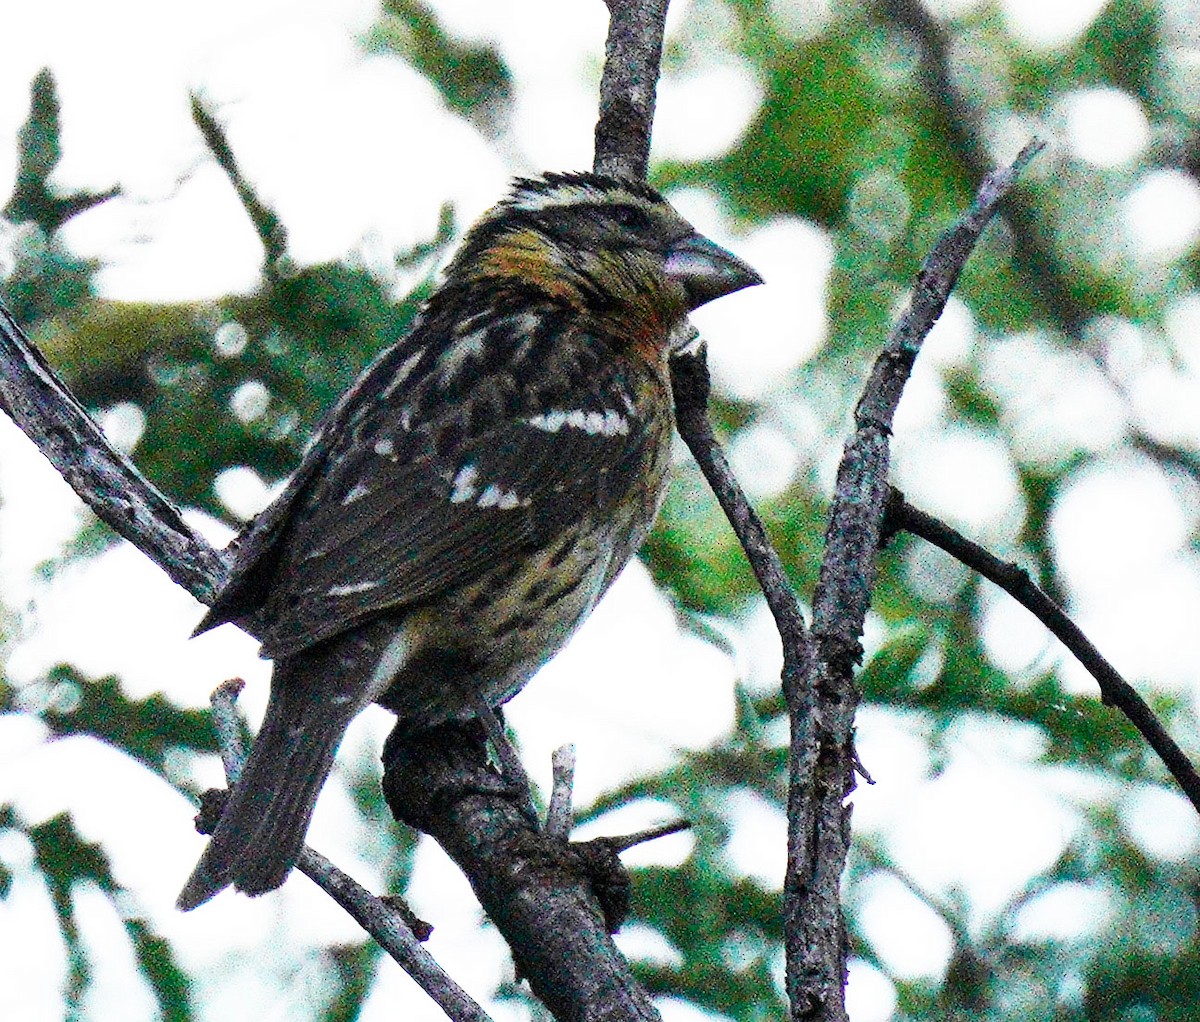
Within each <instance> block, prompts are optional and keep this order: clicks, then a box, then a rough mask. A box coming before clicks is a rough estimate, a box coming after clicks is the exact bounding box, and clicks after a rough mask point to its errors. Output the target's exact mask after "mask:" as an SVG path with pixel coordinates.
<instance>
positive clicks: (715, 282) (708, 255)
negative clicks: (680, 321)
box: [663, 234, 763, 310]
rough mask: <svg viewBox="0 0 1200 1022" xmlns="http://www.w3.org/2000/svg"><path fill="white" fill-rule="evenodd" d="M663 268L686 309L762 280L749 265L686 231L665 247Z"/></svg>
mask: <svg viewBox="0 0 1200 1022" xmlns="http://www.w3.org/2000/svg"><path fill="white" fill-rule="evenodd" d="M663 272H664V273H665V274H666V275H667V277H668V279H670V280H673V281H675V282H676V283H677V284H679V285H680V287H682V288H683V290H684V293H685V294H686V295H687V305H688V309H689V310H691V309H698V308H700V306H701V305H703V304H704V303H705V302H711V301H712V300H713V299H714V298H720V297H721V296H722V295H728V294H732V293H733V292H734V291H740V290H741V289H742V288H744V287H751V286H752V285H754V284H761V283H762V282H763V279H762V277H760V276H759V275H758V273H757V272H755V270H754V269H753V268H752V267H750V266H748V265H747V264H746V263H744V262H742V261H741V260H740V259H739V258H738V257H737V256H735V255H734V254H733V253H732V252H730V251H728V250H727V249H724V248H722V247H721V246H720V245H718V244H717V243H716V242H715V241H709V239H708V238H706V237H704V236H703V235H700V234H689V235H688V236H687V237H685V238H682V239H680V240H679V241H677V242H675V244H673V245H672V246H671V247H670V248H668V249H667V255H666V259H665V260H664V262H663Z"/></svg>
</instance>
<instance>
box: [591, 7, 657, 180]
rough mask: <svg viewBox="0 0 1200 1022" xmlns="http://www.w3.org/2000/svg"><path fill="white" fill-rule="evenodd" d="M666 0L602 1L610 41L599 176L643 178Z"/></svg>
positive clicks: (598, 145)
mask: <svg viewBox="0 0 1200 1022" xmlns="http://www.w3.org/2000/svg"><path fill="white" fill-rule="evenodd" d="M668 2H669V0H605V4H606V5H607V7H608V14H609V22H608V41H607V43H606V44H605V49H604V75H603V77H602V78H601V79H600V118H599V120H598V121H597V122H596V154H595V158H594V159H593V161H592V169H593V170H595V171H596V173H597V174H614V175H617V176H620V177H631V178H634V179H636V180H639V181H644V180H645V179H646V171H647V170H648V168H649V166H650V128H651V126H652V125H653V123H654V100H655V90H656V89H657V88H658V75H659V65H660V63H661V62H662V44H663V27H664V25H665V24H666V20H667V3H668Z"/></svg>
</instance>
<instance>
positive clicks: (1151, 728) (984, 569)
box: [884, 490, 1200, 812]
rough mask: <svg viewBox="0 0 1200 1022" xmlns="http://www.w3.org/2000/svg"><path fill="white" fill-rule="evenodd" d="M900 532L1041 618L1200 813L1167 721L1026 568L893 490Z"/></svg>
mask: <svg viewBox="0 0 1200 1022" xmlns="http://www.w3.org/2000/svg"><path fill="white" fill-rule="evenodd" d="M900 531H904V532H911V533H912V534H913V535H914V536H920V537H921V538H922V539H924V540H926V541H927V542H929V543H932V544H933V545H934V546H936V547H938V548H939V549H941V550H944V551H946V553H948V554H949V555H950V556H951V557H953V558H955V559H956V560H959V561H961V562H962V563H963V564H965V565H966V566H967V567H968V568H971V569H973V570H974V571H977V572H979V574H980V575H982V576H983V577H984V578H986V579H988V581H990V582H994V583H995V584H996V585H998V586H999V587H1000V588H1001V589H1003V590H1004V591H1005V592H1006V593H1008V594H1009V596H1011V597H1012V598H1013V599H1014V600H1016V601H1017V602H1018V603H1019V604H1021V606H1022V607H1024V608H1025V609H1026V610H1028V611H1029V612H1030V613H1031V614H1033V616H1034V617H1036V618H1037V619H1038V620H1039V621H1041V622H1042V624H1044V625H1045V626H1046V627H1047V628H1048V629H1049V630H1050V632H1051V634H1053V635H1054V636H1055V637H1056V638H1057V639H1058V640H1059V641H1060V642H1062V644H1063V645H1064V646H1066V647H1067V649H1069V650H1070V651H1071V653H1072V654H1074V656H1075V659H1077V660H1078V661H1079V662H1080V663H1081V664H1083V666H1084V667H1085V668H1087V671H1088V673H1089V674H1091V676H1092V677H1093V678H1095V679H1096V683H1097V684H1098V685H1099V686H1100V694H1101V696H1102V697H1103V699H1104V702H1105V703H1106V704H1107V705H1109V706H1115V707H1116V708H1117V709H1118V710H1120V711H1121V712H1122V713H1123V714H1125V716H1126V717H1127V718H1129V722H1130V723H1131V724H1133V726H1134V727H1136V728H1137V729H1138V731H1139V732H1141V734H1142V737H1143V738H1145V739H1146V742H1147V743H1148V744H1149V745H1150V747H1151V748H1152V749H1153V750H1154V751H1155V752H1156V753H1158V756H1159V758H1160V759H1161V760H1162V761H1163V764H1164V765H1165V766H1166V768H1167V769H1168V770H1169V771H1170V772H1171V776H1172V777H1174V778H1175V781H1176V783H1177V784H1178V785H1179V787H1180V788H1182V789H1183V793H1184V794H1185V795H1186V796H1187V798H1188V800H1189V801H1190V802H1191V803H1192V805H1193V806H1194V807H1195V808H1196V811H1197V812H1200V773H1197V772H1196V768H1195V767H1194V766H1193V765H1192V762H1191V760H1189V759H1188V757H1187V755H1186V754H1185V753H1184V751H1183V750H1182V749H1181V748H1180V747H1179V746H1178V745H1177V744H1176V742H1175V740H1174V739H1173V738H1172V737H1171V736H1170V735H1169V734H1168V733H1167V729H1166V728H1164V727H1163V725H1162V722H1161V721H1159V719H1158V718H1157V717H1156V716H1155V715H1154V711H1153V710H1151V709H1150V707H1149V706H1148V705H1146V702H1145V700H1143V699H1142V697H1141V696H1139V695H1138V694H1137V691H1136V690H1135V689H1134V687H1133V686H1132V685H1130V684H1129V682H1127V681H1126V680H1125V679H1124V678H1123V677H1121V675H1120V673H1118V671H1117V670H1116V668H1115V667H1113V666H1112V664H1110V663H1109V662H1108V661H1107V660H1106V659H1105V658H1104V657H1103V656H1101V655H1100V651H1099V650H1098V649H1096V647H1095V646H1093V645H1092V643H1091V640H1090V639H1088V637H1087V636H1086V635H1084V634H1083V632H1082V631H1081V630H1080V628H1079V626H1078V625H1076V624H1075V622H1074V621H1072V620H1071V619H1070V618H1069V617H1067V615H1066V614H1065V613H1064V612H1063V610H1062V608H1060V607H1059V606H1058V604H1056V603H1055V602H1054V601H1053V600H1052V599H1051V598H1050V597H1049V595H1048V594H1047V593H1046V592H1044V591H1043V590H1042V589H1040V588H1039V587H1038V586H1037V585H1036V584H1034V581H1033V579H1031V578H1030V577H1029V573H1028V572H1026V571H1025V569H1024V568H1022V567H1020V566H1018V565H1016V564H1012V563H1010V562H1008V561H1002V560H1000V558H999V557H996V556H995V555H994V554H991V553H989V552H988V551H987V550H985V549H984V548H983V547H981V546H980V545H979V544H978V543H973V542H972V541H971V540H969V539H967V538H966V536H964V535H962V534H961V533H959V532H957V531H956V530H954V529H952V528H951V527H950V526H949V525H947V524H946V523H945V522H943V521H941V520H940V519H937V518H935V517H933V515H930V514H927V513H926V512H924V511H921V510H919V509H917V508H915V507H913V506H912V505H911V504H909V503H908V501H906V500H905V499H904V495H903V494H902V493H900V491H899V490H892V493H891V499H890V501H889V503H888V508H887V518H886V520H885V523H884V534H885V537H887V536H890V535H891V534H893V533H896V532H900Z"/></svg>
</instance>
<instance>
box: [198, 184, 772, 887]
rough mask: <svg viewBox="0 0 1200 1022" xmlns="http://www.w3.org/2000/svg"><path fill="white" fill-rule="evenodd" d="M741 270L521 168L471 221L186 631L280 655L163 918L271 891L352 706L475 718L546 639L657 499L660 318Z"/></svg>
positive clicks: (631, 542)
mask: <svg viewBox="0 0 1200 1022" xmlns="http://www.w3.org/2000/svg"><path fill="white" fill-rule="evenodd" d="M757 283H760V278H759V276H758V275H757V274H756V273H755V272H754V270H752V269H751V268H750V267H749V266H747V265H746V264H745V263H743V262H742V261H740V260H739V259H737V258H736V257H735V256H733V255H732V254H730V253H729V252H727V251H726V250H725V249H723V248H721V247H719V246H718V245H716V244H714V243H713V242H712V241H710V240H708V239H707V238H704V237H702V236H701V235H699V234H697V233H696V231H695V230H694V229H693V228H692V227H691V225H690V224H688V223H687V222H686V221H685V220H684V219H683V218H682V217H681V216H680V215H679V214H678V213H677V212H676V211H675V210H674V209H672V207H671V206H670V205H669V204H668V203H667V202H666V201H665V200H664V199H663V198H662V197H661V196H660V195H659V194H658V193H657V192H656V191H654V190H653V189H652V188H650V187H649V186H648V185H645V184H643V183H640V182H636V181H628V180H619V179H615V178H610V177H602V176H598V175H594V174H547V175H545V176H544V177H540V178H536V179H522V180H518V181H517V182H516V183H515V185H514V187H513V190H512V192H511V194H510V195H509V196H508V197H507V198H505V199H504V200H503V201H502V202H500V204H499V205H497V206H496V207H495V208H493V209H492V210H491V211H489V212H488V213H486V214H485V215H484V216H483V218H482V219H481V220H480V221H479V222H478V223H477V224H476V225H475V226H474V227H473V228H472V229H471V230H470V232H469V233H468V234H467V236H466V238H465V239H464V241H463V243H462V245H461V247H460V249H459V251H458V253H457V254H456V256H455V257H454V259H453V260H452V261H451V263H450V265H449V267H448V268H447V270H446V273H445V276H444V279H443V280H442V282H441V284H440V285H439V287H438V288H437V290H436V291H435V292H434V294H433V295H432V296H431V297H430V298H429V300H428V303H427V304H426V306H425V308H424V310H423V311H422V313H421V315H420V316H419V318H418V320H417V322H416V324H415V325H414V327H413V328H412V330H411V331H410V332H409V334H408V335H407V336H406V337H404V338H403V339H402V340H400V341H399V342H397V343H396V344H394V345H393V346H391V347H389V348H388V349H386V350H385V351H384V352H383V353H382V354H381V355H380V356H379V357H378V358H376V360H375V361H374V362H373V363H372V364H371V365H370V366H369V367H368V368H367V369H366V371H365V372H364V373H363V374H362V376H360V377H359V379H358V381H357V382H356V383H355V384H354V385H353V387H351V389H350V390H349V391H348V392H347V393H346V394H345V396H344V397H343V398H342V399H341V400H340V401H339V402H338V404H337V405H336V406H335V407H334V408H333V409H332V410H331V412H330V413H329V414H328V416H327V418H326V420H325V421H324V423H323V425H322V427H321V428H320V430H319V431H318V432H317V435H316V437H315V438H314V440H313V442H312V444H311V445H310V447H309V449H308V452H307V453H306V454H305V456H304V458H303V459H302V461H301V463H300V466H299V468H298V470H297V471H296V473H295V475H294V476H293V478H292V480H291V482H290V484H289V485H288V487H287V488H286V490H285V491H284V492H283V494H282V495H281V496H280V497H279V499H278V500H277V501H275V503H274V504H272V505H271V506H270V507H269V508H267V510H266V511H264V512H263V513H262V514H261V515H259V517H258V518H256V519H255V520H254V522H252V523H251V525H250V526H249V527H248V528H247V530H246V531H245V532H244V533H243V535H242V536H241V537H240V539H239V541H238V545H237V547H236V552H235V554H234V557H233V565H232V568H231V571H230V574H229V577H228V580H227V582H226V583H225V584H224V586H223V588H222V590H221V592H220V593H219V595H218V597H217V600H216V602H215V603H214V604H213V606H212V608H211V610H210V611H209V613H208V615H207V616H206V617H205V618H204V620H203V621H202V622H201V623H200V625H199V627H198V628H197V633H199V632H203V631H205V630H206V629H209V628H212V627H214V626H216V625H218V624H221V623H222V622H226V621H232V622H235V623H238V624H242V625H244V626H245V627H246V629H247V630H248V631H250V632H251V633H252V634H254V635H256V636H258V637H259V638H260V639H261V640H262V655H263V656H264V657H269V658H272V659H273V660H274V661H275V664H274V673H273V675H272V678H271V695H270V701H269V704H268V706H267V713H266V718H265V720H264V721H263V725H262V728H261V729H260V730H259V733H258V736H257V738H256V740H255V742H254V746H253V749H252V750H251V753H250V756H249V758H248V759H247V762H246V766H245V768H244V770H243V772H242V775H241V777H240V779H239V780H238V781H237V782H236V783H235V784H234V785H233V789H232V791H231V792H230V795H229V797H228V800H227V801H226V803H225V806H224V808H223V810H222V814H221V818H220V822H219V823H218V825H217V827H216V829H215V830H214V832H213V835H212V840H211V842H210V844H209V845H208V847H207V849H206V850H205V852H204V854H203V856H202V858H201V859H200V862H199V864H198V865H197V866H196V869H195V871H194V872H193V873H192V876H191V878H190V879H189V880H188V882H187V884H186V886H185V887H184V889H183V892H182V893H181V894H180V896H179V902H178V904H179V907H180V908H182V909H185V910H186V909H191V908H195V907H196V906H197V905H200V904H202V903H203V902H205V901H207V900H208V899H209V898H211V897H212V896H213V895H214V894H216V893H217V892H218V891H220V890H221V889H222V888H224V887H226V886H228V885H230V884H232V885H233V886H234V887H236V888H237V889H238V890H241V891H244V892H246V893H247V894H252V895H253V894H262V893H263V892H265V891H269V890H271V889H273V888H275V887H278V886H279V885H280V884H281V883H283V881H284V879H285V877H286V876H287V874H288V871H289V870H290V869H291V868H292V866H293V865H294V864H295V862H296V859H297V857H298V855H299V853H300V850H301V848H302V846H303V840H304V833H305V831H306V830H307V828H308V822H309V819H310V817H311V816H312V811H313V807H314V805H315V803H316V800H317V795H318V793H319V792H320V789H321V786H322V784H323V783H324V781H325V778H326V776H327V775H328V774H329V771H330V769H331V768H332V766H333V758H334V753H335V752H336V750H337V746H338V743H339V742H340V741H341V738H342V735H343V733H344V732H345V730H346V727H347V726H348V725H349V723H350V720H351V719H352V718H353V717H354V716H355V714H357V713H358V712H359V711H360V710H362V709H363V708H364V707H366V706H367V705H368V704H369V703H371V702H378V703H380V704H382V705H383V706H385V707H387V708H388V709H390V710H392V711H394V712H395V713H396V714H397V715H398V716H399V718H400V722H401V723H402V724H403V725H404V726H408V727H411V728H412V729H414V730H415V729H417V728H422V727H427V726H431V725H434V724H437V723H441V722H444V721H447V720H450V719H455V718H464V719H465V718H469V717H473V716H476V715H477V714H478V712H479V711H480V708H481V707H483V706H485V705H486V706H491V707H494V706H498V705H500V704H501V703H503V702H504V701H505V700H507V699H509V698H510V697H512V696H513V695H514V694H515V693H516V692H517V691H518V690H519V689H520V688H521V687H522V686H523V685H524V684H525V682H526V681H527V680H528V679H529V677H530V675H532V674H533V672H534V671H536V670H537V669H538V668H539V667H540V666H541V665H542V664H544V663H545V662H546V661H547V660H548V659H549V658H550V657H551V656H552V655H553V654H554V653H555V652H556V651H557V650H558V649H559V648H561V647H562V645H563V644H564V643H565V642H566V641H567V639H568V638H569V637H570V635H571V633H572V632H574V631H575V629H576V628H577V627H578V626H579V624H580V623H581V622H582V621H583V620H584V618H586V617H587V615H588V613H589V612H590V611H591V609H592V607H593V606H594V605H595V603H596V601H597V600H598V599H599V598H600V596H601V595H602V594H603V593H604V591H605V590H606V589H607V588H608V586H609V584H610V583H611V582H612V580H613V578H614V577H615V576H616V575H617V573H618V572H619V571H620V570H621V568H622V567H623V566H624V565H625V564H626V562H627V561H628V560H629V558H630V557H632V556H633V554H634V553H635V551H636V550H637V549H638V547H639V546H640V545H641V543H642V540H643V539H644V538H645V536H646V533H647V531H648V530H649V528H650V525H651V523H652V521H653V519H654V516H655V514H656V513H657V511H658V507H659V505H660V503H661V500H662V495H663V489H664V483H665V478H666V471H667V463H668V457H669V453H670V441H671V430H672V425H673V421H672V406H671V396H670V383H669V378H668V373H667V358H668V356H669V354H670V346H671V342H672V337H673V335H677V327H679V326H680V324H681V323H682V321H683V320H684V318H685V317H686V316H687V314H688V312H690V311H691V310H692V309H695V308H697V307H698V306H700V305H703V304H704V303H705V302H707V301H710V300H711V299H713V298H717V297H719V296H721V295H725V294H729V293H730V292H732V291H737V290H738V289H740V288H744V287H747V286H749V285H751V284H757Z"/></svg>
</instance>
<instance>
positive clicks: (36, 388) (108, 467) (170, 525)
mask: <svg viewBox="0 0 1200 1022" xmlns="http://www.w3.org/2000/svg"><path fill="white" fill-rule="evenodd" d="M0 410H3V411H4V412H5V413H6V414H7V415H8V416H9V417H10V418H11V419H12V420H13V422H15V423H16V424H17V425H18V426H19V427H20V428H21V430H22V432H24V433H25V435H26V436H27V437H29V439H30V440H32V441H33V442H34V443H35V444H36V445H37V447H38V449H39V450H40V451H41V452H42V453H43V454H44V455H45V456H46V457H47V458H48V459H49V460H50V463H51V464H52V465H53V466H54V467H55V468H56V469H58V471H59V473H60V474H61V475H62V477H63V478H64V479H65V480H66V481H67V483H68V484H69V485H70V486H71V488H72V489H73V490H74V491H75V492H76V493H77V494H79V496H80V497H81V498H83V501H84V502H85V503H86V504H87V505H88V506H89V507H90V508H91V509H92V510H93V511H94V512H95V513H96V516H97V517H99V518H100V519H101V520H102V521H104V522H106V523H107V524H108V525H110V526H111V527H112V528H113V530H114V531H115V532H116V533H117V534H118V535H120V536H123V537H124V538H125V539H127V540H129V541H130V542H131V543H132V544H133V545H134V546H136V547H137V548H138V549H139V550H141V551H142V552H143V553H145V554H146V555H147V556H148V557H150V558H151V560H153V561H154V563H155V564H157V565H158V566H159V567H161V568H162V569H163V571H165V572H166V573H167V574H168V575H169V576H170V577H171V579H172V580H173V581H174V582H177V583H178V584H179V585H181V586H183V587H184V588H185V589H186V590H187V591H188V592H189V593H191V594H192V595H193V596H194V597H196V599H198V600H199V601H200V602H201V603H211V602H212V599H213V594H214V593H215V592H216V588H217V585H218V584H219V582H220V579H221V578H222V577H223V575H224V568H225V562H224V559H223V558H222V556H221V554H220V553H218V552H217V551H216V550H214V549H213V548H212V547H211V546H209V545H208V543H207V542H205V541H204V539H203V538H202V537H201V536H200V535H199V534H198V533H196V532H195V531H193V530H192V528H191V526H189V525H188V524H187V523H186V522H185V521H184V520H183V516H182V515H181V514H180V513H179V509H178V508H177V507H176V506H175V505H174V504H172V503H171V502H170V501H169V500H168V499H167V498H166V497H165V496H163V494H162V493H161V492H160V491H159V490H158V489H157V488H156V487H155V486H154V485H153V484H151V483H150V482H149V480H147V479H146V477H145V476H143V475H142V474H141V473H140V472H139V471H138V470H137V469H136V468H135V467H134V465H133V462H132V461H130V460H129V459H128V458H127V457H125V455H123V454H121V453H119V452H118V451H116V450H115V449H114V448H113V447H112V446H111V445H110V444H109V443H108V441H107V440H105V439H104V434H103V433H102V432H101V431H100V427H99V426H97V425H96V423H95V422H94V421H93V420H92V417H91V416H90V415H88V413H87V411H86V410H85V409H84V408H83V406H82V405H81V404H80V403H79V402H78V401H76V400H75V397H74V395H72V394H71V392H70V391H69V390H67V388H66V387H65V386H64V385H63V382H62V381H61V380H60V379H59V378H58V376H57V375H56V374H55V372H54V370H53V369H51V368H50V366H49V365H48V364H47V363H46V360H45V358H44V357H43V356H42V353H41V352H40V351H38V350H37V348H35V347H34V346H33V345H32V344H31V343H30V341H29V338H27V337H26V336H25V333H24V331H22V330H21V328H20V327H19V326H18V325H17V323H16V321H15V320H14V319H13V318H12V316H11V315H9V313H8V310H7V309H5V308H3V306H0Z"/></svg>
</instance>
